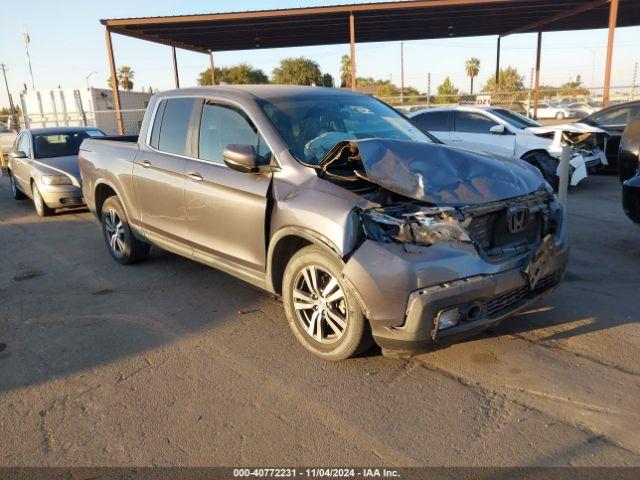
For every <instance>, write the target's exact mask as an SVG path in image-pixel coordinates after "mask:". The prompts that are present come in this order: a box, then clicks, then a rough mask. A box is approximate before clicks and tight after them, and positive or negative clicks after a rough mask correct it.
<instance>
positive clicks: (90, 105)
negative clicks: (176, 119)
mask: <svg viewBox="0 0 640 480" xmlns="http://www.w3.org/2000/svg"><path fill="white" fill-rule="evenodd" d="M151 95H152V94H151V93H149V92H127V91H121V92H120V102H121V104H122V119H123V124H124V129H125V132H126V133H127V134H136V133H138V132H139V131H140V125H141V124H142V117H143V116H144V111H145V109H146V108H147V105H148V104H149V99H150V98H151ZM20 104H21V106H22V113H23V120H22V123H23V125H24V126H25V127H27V128H40V127H56V126H92V127H96V128H99V129H100V130H102V131H104V132H105V133H107V134H108V135H117V134H118V133H119V132H118V123H117V119H116V112H115V105H114V102H113V91H112V90H111V89H108V88H83V89H70V88H64V89H63V88H59V89H54V90H30V91H26V92H22V93H21V94H20Z"/></svg>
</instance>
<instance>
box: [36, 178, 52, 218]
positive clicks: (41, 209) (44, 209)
mask: <svg viewBox="0 0 640 480" xmlns="http://www.w3.org/2000/svg"><path fill="white" fill-rule="evenodd" d="M31 196H32V198H33V206H34V207H35V209H36V213H37V214H38V216H40V217H48V216H50V215H53V214H54V213H55V210H54V209H53V208H49V206H48V205H47V204H46V202H45V201H44V198H42V195H41V194H40V190H38V186H37V185H36V182H33V183H32V184H31Z"/></svg>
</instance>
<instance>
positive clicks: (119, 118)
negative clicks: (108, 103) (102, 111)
mask: <svg viewBox="0 0 640 480" xmlns="http://www.w3.org/2000/svg"><path fill="white" fill-rule="evenodd" d="M105 35H106V40H107V56H108V57H109V70H111V89H112V90H113V103H114V106H115V109H116V121H117V123H118V131H119V132H120V135H124V123H123V122H122V106H121V105H120V91H119V90H118V78H117V76H116V62H115V59H114V57H113V45H112V44H111V32H110V31H109V29H108V28H106V29H105Z"/></svg>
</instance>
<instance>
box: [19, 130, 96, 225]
mask: <svg viewBox="0 0 640 480" xmlns="http://www.w3.org/2000/svg"><path fill="white" fill-rule="evenodd" d="M104 135H105V134H104V132H102V131H100V130H98V129H96V128H93V127H56V128H34V129H27V130H23V131H22V132H20V134H19V135H18V137H17V138H16V139H15V141H14V143H13V148H12V150H11V152H9V179H10V182H11V192H12V194H13V197H14V198H15V199H16V200H19V199H22V198H25V197H30V198H31V199H33V204H34V206H35V209H36V212H37V213H38V215H40V216H41V217H46V216H48V215H51V214H53V213H54V212H55V210H56V209H58V208H70V207H79V206H81V205H83V204H84V201H83V199H82V188H81V187H82V185H81V183H80V182H81V180H80V171H79V170H78V150H79V148H80V144H81V143H82V141H83V140H84V139H85V138H89V137H103V136H104Z"/></svg>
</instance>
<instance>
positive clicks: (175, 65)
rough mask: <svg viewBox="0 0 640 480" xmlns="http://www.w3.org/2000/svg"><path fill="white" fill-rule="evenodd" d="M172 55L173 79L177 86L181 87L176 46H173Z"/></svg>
mask: <svg viewBox="0 0 640 480" xmlns="http://www.w3.org/2000/svg"><path fill="white" fill-rule="evenodd" d="M171 56H172V57H173V81H174V82H175V84H176V88H180V77H179V76H178V60H177V58H176V47H171Z"/></svg>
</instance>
